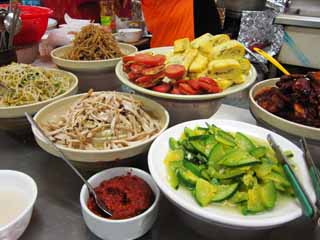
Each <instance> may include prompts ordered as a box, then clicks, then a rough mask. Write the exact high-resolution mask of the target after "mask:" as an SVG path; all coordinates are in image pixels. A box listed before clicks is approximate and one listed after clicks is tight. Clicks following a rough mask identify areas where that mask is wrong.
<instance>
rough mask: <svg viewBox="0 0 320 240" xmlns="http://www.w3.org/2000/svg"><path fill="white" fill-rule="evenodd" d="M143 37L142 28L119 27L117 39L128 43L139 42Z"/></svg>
mask: <svg viewBox="0 0 320 240" xmlns="http://www.w3.org/2000/svg"><path fill="white" fill-rule="evenodd" d="M141 38H142V29H140V28H124V29H119V30H118V34H117V40H119V41H121V42H126V43H133V42H137V41H139V40H140V39H141Z"/></svg>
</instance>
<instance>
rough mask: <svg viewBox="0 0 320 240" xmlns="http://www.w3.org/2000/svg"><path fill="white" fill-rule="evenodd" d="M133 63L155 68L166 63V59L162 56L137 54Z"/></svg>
mask: <svg viewBox="0 0 320 240" xmlns="http://www.w3.org/2000/svg"><path fill="white" fill-rule="evenodd" d="M134 61H135V63H137V64H140V65H145V66H148V67H155V66H159V65H163V64H164V62H165V61H166V57H165V56H164V55H160V54H157V55H149V54H137V55H135V59H134Z"/></svg>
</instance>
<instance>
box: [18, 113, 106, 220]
mask: <svg viewBox="0 0 320 240" xmlns="http://www.w3.org/2000/svg"><path fill="white" fill-rule="evenodd" d="M24 115H25V116H26V117H27V119H28V122H29V123H30V125H31V126H32V127H34V128H35V129H37V130H38V132H39V133H40V134H41V136H42V137H43V138H44V139H45V140H46V142H47V143H48V144H49V145H50V146H51V147H53V148H54V149H55V150H56V151H57V152H58V153H59V155H60V158H61V159H62V160H63V161H65V163H66V164H67V165H68V166H69V167H70V168H71V169H72V170H73V171H74V172H75V173H76V174H77V175H78V176H79V177H80V179H81V180H82V181H83V182H84V184H85V185H86V186H87V188H88V190H89V193H90V194H91V195H92V196H93V198H94V200H95V202H96V204H97V206H98V208H99V210H100V212H101V213H103V215H107V216H109V217H111V216H112V213H111V212H110V211H109V210H108V209H107V208H106V206H105V205H104V204H103V202H102V201H101V199H100V198H99V197H98V196H97V194H96V192H95V190H94V188H93V187H92V185H91V184H90V183H89V182H88V181H87V180H86V179H85V178H84V177H83V176H82V174H81V173H80V172H79V171H78V170H77V169H76V168H75V167H74V166H73V165H72V163H71V162H70V161H69V160H68V159H67V157H66V156H65V155H64V153H63V152H62V151H61V150H60V149H59V148H58V147H57V146H56V145H55V144H54V143H53V142H52V141H51V140H50V139H49V138H48V137H47V136H46V134H45V133H44V132H43V130H42V129H41V128H40V127H39V125H38V123H37V122H36V121H34V120H33V118H32V117H31V116H30V115H29V114H28V113H26V112H25V113H24Z"/></svg>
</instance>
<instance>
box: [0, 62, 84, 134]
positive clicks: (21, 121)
mask: <svg viewBox="0 0 320 240" xmlns="http://www.w3.org/2000/svg"><path fill="white" fill-rule="evenodd" d="M49 70H50V71H55V72H59V73H61V74H65V75H68V76H70V77H71V78H72V84H71V87H70V89H68V90H67V91H66V92H65V93H63V94H61V95H58V96H56V97H54V98H50V99H48V100H46V101H42V102H38V103H32V104H26V105H22V106H9V107H3V106H0V129H3V130H22V129H25V128H26V127H27V126H28V125H29V124H28V121H27V120H26V118H25V116H24V113H25V112H27V113H29V114H30V115H34V114H35V113H36V112H38V111H39V110H40V109H41V108H43V107H44V106H46V105H48V104H49V103H52V102H54V101H56V100H59V99H61V98H64V97H67V96H72V95H74V94H76V93H77V92H78V84H79V80H78V78H77V76H76V75H74V74H73V73H70V72H66V71H62V70H59V69H52V68H50V69H49Z"/></svg>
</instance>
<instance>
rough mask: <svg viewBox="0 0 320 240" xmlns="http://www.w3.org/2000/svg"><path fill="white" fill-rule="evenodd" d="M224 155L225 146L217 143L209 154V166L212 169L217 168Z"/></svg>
mask: <svg viewBox="0 0 320 240" xmlns="http://www.w3.org/2000/svg"><path fill="white" fill-rule="evenodd" d="M224 155H225V151H224V148H223V145H222V144H221V143H217V144H216V145H214V147H213V148H212V150H211V152H210V154H209V159H208V165H209V166H211V167H214V166H216V165H217V164H218V162H219V161H220V160H221V159H222V158H223V156H224Z"/></svg>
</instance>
